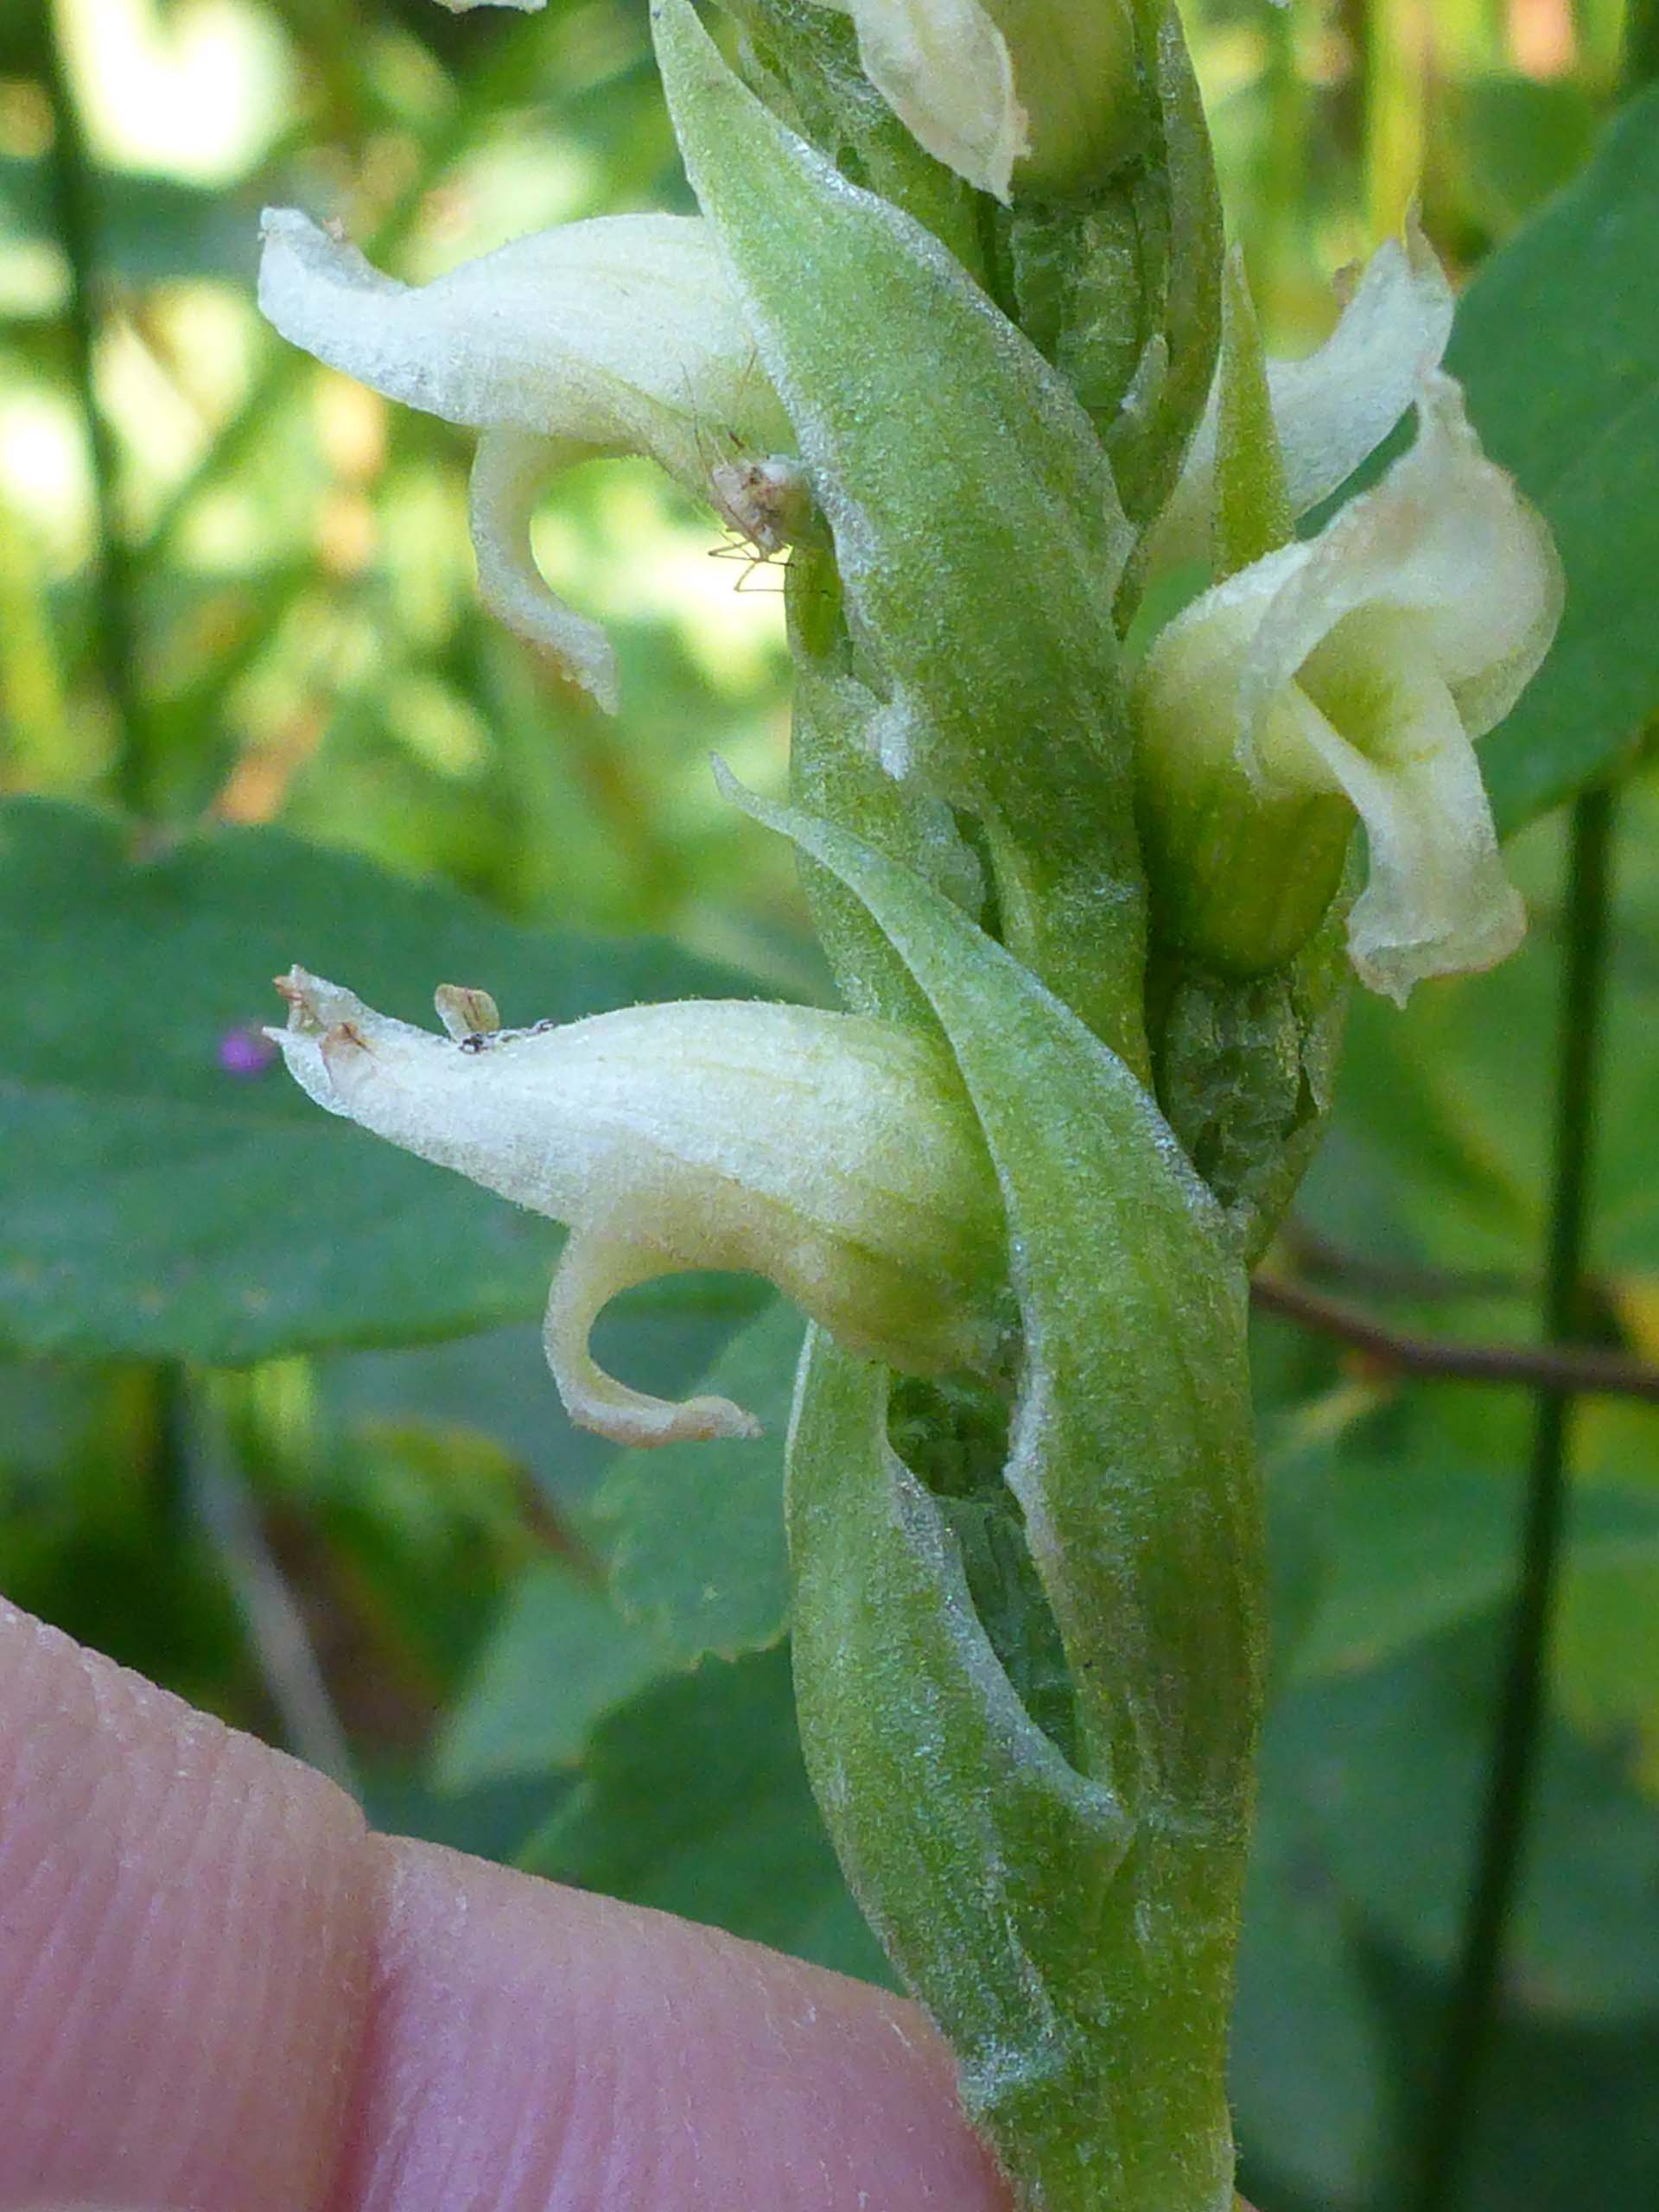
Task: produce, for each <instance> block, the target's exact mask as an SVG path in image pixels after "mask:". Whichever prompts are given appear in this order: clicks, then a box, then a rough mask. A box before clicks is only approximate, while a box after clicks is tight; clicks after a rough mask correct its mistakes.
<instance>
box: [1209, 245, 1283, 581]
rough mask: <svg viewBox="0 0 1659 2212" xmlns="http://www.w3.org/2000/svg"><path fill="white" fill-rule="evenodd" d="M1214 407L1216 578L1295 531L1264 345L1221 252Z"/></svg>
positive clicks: (1236, 272) (1233, 268)
mask: <svg viewBox="0 0 1659 2212" xmlns="http://www.w3.org/2000/svg"><path fill="white" fill-rule="evenodd" d="M1222 300H1223V313H1222V339H1221V377H1220V383H1219V387H1218V389H1219V395H1220V411H1219V417H1218V420H1217V425H1216V512H1215V516H1214V519H1213V524H1212V531H1213V539H1214V550H1215V571H1216V581H1217V583H1219V582H1222V581H1223V580H1224V578H1225V577H1228V576H1236V575H1237V574H1238V572H1239V570H1240V569H1248V568H1249V565H1250V563H1252V562H1253V561H1261V560H1264V559H1265V558H1266V556H1268V554H1269V553H1276V552H1277V551H1278V550H1279V549H1280V547H1281V545H1288V544H1289V543H1290V541H1291V539H1292V538H1293V537H1294V536H1295V534H1296V530H1295V517H1294V514H1293V513H1292V512H1291V504H1290V488H1289V486H1288V485H1287V483H1286V481H1285V456H1284V450H1283V448H1282V447H1281V444H1280V442H1279V426H1278V424H1277V423H1276V422H1275V421H1274V413H1273V399H1272V396H1271V394H1270V393H1269V391H1268V355H1267V348H1266V347H1265V346H1263V345H1262V327H1261V325H1260V324H1259V323H1258V321H1256V315H1255V301H1254V300H1253V299H1252V298H1251V296H1250V285H1249V277H1247V276H1246V275H1245V273H1244V256H1243V251H1241V250H1239V249H1238V248H1236V247H1235V248H1234V250H1233V251H1232V252H1231V253H1230V254H1229V255H1228V257H1227V269H1226V277H1225V280H1224V285H1223V290H1222Z"/></svg>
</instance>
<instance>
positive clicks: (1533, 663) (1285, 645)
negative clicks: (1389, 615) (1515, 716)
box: [1241, 369, 1564, 737]
mask: <svg viewBox="0 0 1659 2212" xmlns="http://www.w3.org/2000/svg"><path fill="white" fill-rule="evenodd" d="M1415 397H1416V401H1417V414H1418V428H1417V438H1416V442H1415V443H1414V445H1413V446H1412V448H1411V449H1410V451H1409V452H1408V453H1406V454H1402V457H1401V458H1400V459H1399V460H1398V461H1395V464H1394V466H1393V467H1391V468H1390V469H1389V473H1388V474H1387V475H1386V476H1385V477H1384V478H1383V480H1382V481H1381V483H1379V484H1377V485H1376V486H1374V488H1373V489H1372V490H1370V492H1367V493H1363V494H1362V495H1361V496H1360V497H1359V498H1358V499H1355V500H1353V501H1351V503H1350V505H1347V506H1346V507H1344V509H1343V511H1342V512H1341V513H1340V514H1338V515H1337V516H1336V517H1335V518H1333V519H1332V522H1331V523H1330V524H1328V525H1327V526H1326V528H1325V529H1324V530H1323V531H1320V533H1319V537H1317V538H1315V539H1313V541H1312V543H1308V544H1306V545H1303V546H1300V547H1294V548H1292V549H1290V551H1291V552H1292V553H1293V554H1294V556H1297V557H1295V558H1294V559H1292V560H1290V561H1289V562H1288V563H1285V565H1284V568H1283V569H1282V571H1275V572H1274V573H1275V575H1278V574H1280V573H1282V581H1281V582H1278V583H1277V585H1276V588H1275V589H1274V595H1273V600H1272V603H1271V606H1270V607H1269V608H1268V612H1267V613H1266V615H1265V616H1264V618H1263V620H1262V624H1261V626H1260V628H1259V629H1258V631H1257V632H1256V636H1255V644H1254V645H1253V647H1252V649H1251V652H1250V655H1249V660H1248V662H1247V664H1246V666H1245V668H1244V670H1243V685H1242V691H1241V697H1242V701H1243V710H1244V715H1245V720H1246V723H1247V725H1249V724H1253V723H1254V722H1255V720H1256V719H1257V718H1258V716H1259V715H1260V713H1261V711H1262V704H1263V702H1265V701H1266V700H1267V699H1268V698H1270V697H1271V696H1272V695H1273V694H1274V692H1276V691H1277V690H1279V689H1280V688H1281V685H1283V684H1284V683H1287V681H1288V680H1289V679H1290V678H1291V677H1293V676H1294V675H1295V674H1296V672H1297V671H1298V670H1300V668H1301V667H1302V665H1303V664H1304V663H1305V662H1306V660H1307V658H1308V657H1309V655H1310V654H1311V653H1312V652H1313V650H1314V648H1315V646H1316V645H1319V643H1320V642H1321V640H1322V639H1325V638H1327V637H1328V636H1329V635H1330V634H1331V632H1332V631H1333V630H1334V629H1335V628H1336V626H1337V625H1338V623H1340V622H1341V621H1342V620H1343V618H1344V616H1345V615H1347V614H1350V613H1354V612H1356V611H1357V610H1358V609H1361V608H1371V609H1379V608H1380V609H1388V610H1390V611H1392V612H1393V613H1397V614H1402V615H1407V616H1408V617H1409V618H1410V622H1409V626H1408V631H1407V632H1405V633H1404V634H1406V635H1408V637H1409V638H1410V639H1411V641H1412V649H1413V651H1414V652H1415V653H1416V654H1418V655H1421V657H1422V658H1424V659H1425V661H1426V662H1427V664H1430V665H1432V666H1433V668H1434V670H1435V671H1436V672H1437V674H1438V675H1439V676H1440V677H1442V678H1443V679H1444V680H1445V681H1446V683H1447V684H1448V685H1450V687H1451V689H1452V693H1453V695H1454V696H1455V697H1456V699H1457V702H1458V705H1459V710H1460V713H1461V716H1462V721H1463V724H1464V727H1465V728H1466V730H1467V731H1468V734H1470V735H1471V737H1480V736H1483V735H1484V734H1485V732H1486V731H1487V730H1489V729H1491V728H1492V727H1493V726H1494V725H1495V724H1496V723H1497V721H1501V720H1502V718H1503V715H1506V714H1507V713H1508V712H1509V710H1510V708H1511V707H1512V706H1513V705H1514V704H1515V702H1516V699H1517V698H1519V696H1521V693H1522V690H1524V688H1525V687H1526V685H1527V684H1528V683H1529V682H1530V681H1531V679H1532V677H1533V676H1534V674H1535V671H1537V669H1538V666H1539V664H1540V663H1541V661H1542V659H1543V658H1544V655H1545V654H1546V653H1547V652H1548V650H1549V646H1550V642H1551V640H1552V639H1554V635H1555V630H1556V626H1557V625H1558V624H1559V622H1560V615H1561V601H1562V595H1563V590H1564V585H1563V582H1562V576H1561V568H1560V561H1559V559H1558V558H1557V556H1556V553H1555V549H1554V542H1553V541H1552V539H1551V537H1550V535H1549V531H1548V529H1547V527H1546V526H1545V524H1544V522H1543V519H1542V518H1541V516H1540V515H1539V514H1538V513H1537V512H1536V511H1535V509H1534V508H1533V507H1532V506H1530V505H1529V504H1528V502H1527V501H1526V500H1525V499H1522V496H1521V494H1520V493H1519V492H1518V491H1517V489H1516V485H1515V481H1514V480H1513V478H1511V477H1510V476H1509V475H1507V474H1505V473H1504V471H1503V469H1501V468H1498V467H1495V466H1494V465H1493V464H1492V462H1491V461H1488V460H1487V459H1486V456H1485V455H1484V453H1483V452H1482V451H1481V448H1480V441H1479V440H1478V438H1477V436H1476V435H1475V433H1474V431H1473V430H1472V429H1471V427H1470V424H1469V419H1468V416H1467V415H1466V414H1465V411H1464V404H1463V394H1462V391H1461V390H1460V389H1459V385H1458V384H1457V382H1456V380H1455V379H1454V378H1452V377H1449V376H1446V375H1445V374H1444V373H1443V372H1441V371H1440V370H1438V369H1437V370H1433V371H1431V372H1429V373H1428V374H1427V375H1426V376H1425V377H1424V378H1422V380H1421V383H1420V385H1419V386H1418V389H1417V391H1416V394H1415ZM1279 558H1280V559H1281V561H1283V558H1284V556H1279Z"/></svg>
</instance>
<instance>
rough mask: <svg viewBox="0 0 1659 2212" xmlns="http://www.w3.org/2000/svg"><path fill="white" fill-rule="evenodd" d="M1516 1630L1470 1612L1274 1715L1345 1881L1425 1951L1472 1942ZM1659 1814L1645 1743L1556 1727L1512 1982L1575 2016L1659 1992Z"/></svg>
mask: <svg viewBox="0 0 1659 2212" xmlns="http://www.w3.org/2000/svg"><path fill="white" fill-rule="evenodd" d="M1500 1646H1501V1637H1499V1635H1498V1634H1497V1632H1496V1624H1495V1623H1494V1622H1493V1621H1491V1619H1490V1618H1488V1619H1486V1620H1482V1621H1477V1622H1472V1623H1470V1624H1467V1625H1465V1626H1463V1627H1460V1628H1459V1629H1455V1630H1452V1631H1451V1632H1450V1633H1449V1634H1447V1635H1446V1636H1444V1637H1439V1638H1436V1639H1435V1640H1433V1641H1432V1642H1429V1643H1417V1644H1414V1646H1413V1647H1412V1648H1411V1649H1410V1650H1409V1651H1408V1653H1406V1654H1405V1655H1404V1656H1401V1657H1398V1658H1396V1659H1395V1660H1393V1661H1391V1662H1389V1663H1388V1664H1386V1665H1384V1666H1381V1667H1377V1668H1373V1669H1368V1670H1367V1671H1365V1672H1363V1673H1360V1674H1356V1675H1348V1676H1344V1677H1339V1678H1338V1679H1336V1680H1333V1681H1327V1682H1324V1683H1320V1684H1318V1685H1316V1686H1313V1687H1312V1688H1307V1689H1305V1690H1303V1691H1301V1692H1300V1693H1299V1694H1297V1695H1296V1696H1295V1697H1294V1699H1292V1700H1288V1701H1287V1704H1286V1705H1285V1706H1284V1707H1282V1708H1281V1713H1280V1714H1279V1716H1278V1719H1277V1720H1276V1722H1275V1732H1279V1733H1281V1749H1282V1751H1283V1755H1284V1756H1285V1757H1286V1758H1287V1759H1290V1760H1293V1761H1294V1763H1295V1764H1296V1766H1297V1767H1298V1769H1299V1770H1300V1777H1301V1780H1302V1785H1303V1787H1304V1789H1305V1790H1306V1796H1307V1800H1308V1802H1309V1803H1310V1805H1311V1806H1313V1808H1315V1809H1316V1811H1317V1814H1318V1816H1319V1835H1320V1847H1321V1850H1322V1852H1323V1854H1324V1857H1325V1862H1326V1863H1327V1864H1328V1865H1329V1866H1330V1867H1331V1868H1332V1871H1333V1872H1334V1873H1335V1875H1336V1877H1337V1878H1338V1880H1339V1882H1340V1883H1341V1885H1342V1887H1343V1890H1344V1893H1345V1895H1346V1896H1347V1897H1350V1898H1351V1900H1352V1901H1353V1902H1354V1903H1355V1904H1357V1905H1358V1906H1359V1907H1360V1908H1361V1909H1362V1910H1363V1911H1364V1912H1365V1914H1366V1916H1368V1918H1369V1919H1370V1921H1371V1923H1373V1925H1374V1926H1376V1928H1378V1929H1381V1930H1382V1931H1383V1932H1384V1933H1385V1934H1386V1935H1387V1936H1389V1937H1390V1938H1392V1939H1393V1941H1394V1942H1397V1943H1399V1944H1400V1945H1402V1947H1403V1948H1404V1949H1405V1950H1406V1951H1407V1952H1408V1953H1409V1955H1411V1956H1413V1957H1414V1958H1415V1959H1416V1960H1418V1961H1421V1962H1422V1963H1423V1964H1425V1965H1427V1966H1431V1967H1435V1968H1437V1969H1445V1968H1446V1967H1450V1965H1451V1964H1452V1961H1453V1959H1454V1958H1455V1956H1456V1955H1457V1949H1458V1945H1459V1941H1460V1936H1461V1930H1462V1926H1463V1918H1464V1914H1465V1910H1466V1906H1467V1900H1468V1892H1469V1883H1470V1878H1471V1872H1472V1853H1473V1851H1474V1847H1475V1840H1476V1837H1477V1834H1478V1826H1479V1814H1480V1808H1481V1804H1482V1802H1483V1798H1484V1790H1485V1787H1486V1777H1487V1769H1488V1764H1489V1761H1490V1758H1491V1728H1492V1715H1493V1713H1494V1710H1495V1706H1496V1699H1497V1662H1498V1656H1499V1650H1500ZM1656 1895H1659V1821H1656V1819H1655V1817H1654V1808H1653V1805H1652V1802H1651V1801H1649V1799H1647V1798H1646V1797H1644V1796H1643V1795H1642V1794H1641V1793H1640V1791H1639V1790H1638V1789H1637V1788H1636V1787H1635V1786H1634V1785H1633V1782H1632V1779H1631V1775H1630V1758H1629V1747H1628V1746H1627V1745H1606V1746H1598V1745H1592V1744H1590V1743H1589V1742H1587V1741H1586V1738H1583V1737H1582V1736H1580V1734H1578V1733H1577V1732H1576V1731H1574V1730H1573V1729H1570V1728H1568V1727H1566V1726H1561V1725H1560V1723H1555V1724H1554V1725H1552V1726H1550V1727H1549V1728H1548V1730H1547V1732H1546V1735H1545V1739H1544V1759H1543V1768H1542V1774H1541V1788H1540V1793H1539V1801H1538V1806H1537V1811H1536V1815H1535V1822H1534V1827H1533V1831H1532V1835H1531V1840H1530V1842H1529V1849H1528V1854H1527V1863H1526V1869H1525V1873H1524V1878H1523V1883H1522V1893H1521V1896H1520V1898H1519V1901H1518V1904H1517V1909H1516V1917H1515V1921H1514V1923H1513V1936H1512V1953H1511V1964H1510V1978H1511V1985H1512V1986H1513V1988H1514V1989H1515V1991H1516V1993H1517V1994H1519V1995H1521V1996H1522V1997H1524V1999H1525V2001H1526V2002H1527V2004H1528V2005H1529V2006H1530V2007H1531V2008H1533V2009H1534V2010H1535V2011H1536V2012H1541V2013H1548V2014H1552V2015H1554V2016H1556V2017H1559V2018H1589V2019H1598V2020H1608V2019H1626V2018H1634V2017H1636V2016H1637V2015H1639V2014H1641V2013H1643V2012H1653V2011H1654V2010H1655V2009H1656V2008H1659V1924H1656V1920H1655V1916H1654V1910H1653V1901H1654V1898H1655V1896H1656Z"/></svg>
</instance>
